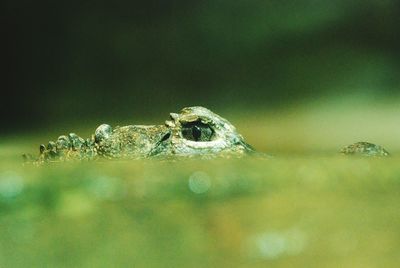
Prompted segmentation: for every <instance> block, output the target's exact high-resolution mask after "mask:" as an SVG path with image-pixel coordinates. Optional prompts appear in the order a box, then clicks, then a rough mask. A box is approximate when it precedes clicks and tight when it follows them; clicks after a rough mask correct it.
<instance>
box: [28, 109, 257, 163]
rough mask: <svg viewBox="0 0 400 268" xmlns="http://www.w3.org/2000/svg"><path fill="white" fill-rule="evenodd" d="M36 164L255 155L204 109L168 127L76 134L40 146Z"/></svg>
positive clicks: (173, 119)
mask: <svg viewBox="0 0 400 268" xmlns="http://www.w3.org/2000/svg"><path fill="white" fill-rule="evenodd" d="M39 151H40V154H39V157H38V158H37V159H34V158H33V157H31V156H30V155H24V158H25V159H26V160H28V161H31V160H32V161H34V162H36V163H43V162H51V161H68V160H93V159H104V158H106V159H140V158H149V157H157V156H159V157H169V156H194V155H199V156H206V157H209V156H215V155H224V156H230V155H242V154H244V153H247V152H253V148H252V147H251V146H250V145H248V144H247V143H246V142H245V141H244V139H243V137H242V136H241V135H240V134H239V133H238V132H237V131H236V129H235V127H234V126H233V125H232V124H231V123H229V122H228V121H227V120H226V119H224V118H222V117H220V116H219V115H217V114H214V113H213V112H211V111H210V110H208V109H206V108H204V107H187V108H184V109H182V111H181V112H180V113H178V114H176V113H171V114H170V120H167V121H166V122H165V124H164V125H154V126H142V125H129V126H123V127H116V128H115V129H112V127H111V126H109V125H107V124H103V125H100V126H99V127H98V128H97V129H96V131H95V133H94V134H93V135H92V136H91V137H90V138H88V139H83V138H81V137H79V136H77V135H76V134H74V133H70V134H69V135H68V136H60V137H59V138H58V139H57V141H55V142H53V141H50V142H49V143H48V145H47V146H45V145H40V149H39Z"/></svg>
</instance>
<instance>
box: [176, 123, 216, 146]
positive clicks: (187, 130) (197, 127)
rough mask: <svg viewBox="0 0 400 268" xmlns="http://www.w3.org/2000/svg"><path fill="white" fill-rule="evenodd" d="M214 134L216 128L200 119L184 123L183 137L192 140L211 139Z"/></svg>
mask: <svg viewBox="0 0 400 268" xmlns="http://www.w3.org/2000/svg"><path fill="white" fill-rule="evenodd" d="M213 135H214V130H213V129H212V128H211V127H210V126H209V125H208V124H204V123H202V122H200V121H195V122H189V123H185V124H182V136H183V138H185V139H187V140H191V141H210V140H212V138H213Z"/></svg>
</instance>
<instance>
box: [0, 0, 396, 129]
mask: <svg viewBox="0 0 400 268" xmlns="http://www.w3.org/2000/svg"><path fill="white" fill-rule="evenodd" d="M4 5H5V8H3V12H2V13H3V15H2V24H3V27H4V29H5V33H4V35H3V40H4V41H3V42H4V43H5V45H6V49H5V50H4V51H5V53H4V54H5V55H3V57H5V61H4V60H3V64H5V67H6V68H5V80H4V81H3V86H2V87H3V89H4V90H5V91H7V97H6V98H4V101H3V102H4V103H3V104H2V105H1V109H2V111H1V116H2V122H3V127H2V128H1V132H3V133H8V134H10V133H15V131H22V132H24V131H27V130H31V131H37V130H38V129H40V128H53V127H54V126H55V125H57V124H60V123H62V122H69V123H71V122H76V121H79V123H82V122H83V123H84V122H86V121H85V120H95V121H96V120H97V121H98V120H115V119H118V120H119V121H121V120H124V119H125V120H127V121H129V122H130V123H132V124H137V123H140V122H143V120H145V119H147V118H157V119H158V121H160V120H161V119H162V120H164V118H165V117H166V115H167V113H168V112H172V111H178V110H179V109H181V108H182V107H184V106H193V105H203V106H206V107H209V108H211V109H212V110H216V111H217V112H220V113H225V114H226V113H227V112H230V111H238V113H239V114H243V113H246V112H247V113H249V112H250V111H256V112H258V110H260V109H261V110H271V109H272V110H274V109H275V108H282V107H283V108H285V107H288V106H290V105H293V104H307V103H308V101H310V100H318V99H319V98H320V97H328V98H330V97H342V96H343V97H346V96H350V97H353V99H354V98H355V99H357V98H359V97H360V96H361V97H368V98H372V99H374V98H390V99H393V97H396V98H398V96H399V87H398V85H399V82H400V75H399V71H400V61H399V59H400V50H399V47H400V37H399V34H400V28H399V27H398V26H399V24H400V4H399V2H398V1H396V0H383V1H382V0H375V1H373V0H367V1H365V0H354V1H346V0H332V1H315V0H303V1H274V0H273V1H271V0H270V1H244V0H241V1H226V0H205V1H187V0H185V1H161V0H149V1H121V0H117V1H113V2H109V1H103V0H100V1H73V2H71V1H58V2H56V3H54V2H53V1H28V0H22V1H10V0H6V1H5V3H4V4H3V6H4ZM97 121H96V122H97ZM119 121H118V122H119ZM158 121H157V122H158Z"/></svg>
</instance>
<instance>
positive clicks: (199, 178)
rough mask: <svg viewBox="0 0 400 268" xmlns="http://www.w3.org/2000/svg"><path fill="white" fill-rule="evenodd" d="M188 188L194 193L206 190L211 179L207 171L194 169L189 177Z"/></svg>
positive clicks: (209, 185)
mask: <svg viewBox="0 0 400 268" xmlns="http://www.w3.org/2000/svg"><path fill="white" fill-rule="evenodd" d="M188 185H189V189H190V190H191V191H192V192H194V193H196V194H202V193H205V192H207V191H208V190H209V189H210V187H211V179H210V176H208V175H207V173H205V172H202V171H196V172H194V173H193V174H192V175H190V177H189V183H188Z"/></svg>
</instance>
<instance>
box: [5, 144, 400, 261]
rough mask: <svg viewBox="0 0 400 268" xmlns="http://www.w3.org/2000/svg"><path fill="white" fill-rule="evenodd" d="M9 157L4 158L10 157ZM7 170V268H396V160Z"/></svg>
mask: <svg viewBox="0 0 400 268" xmlns="http://www.w3.org/2000/svg"><path fill="white" fill-rule="evenodd" d="M3 151H4V150H3ZM3 160H4V161H2V162H1V164H0V211H1V213H0V226H1V228H0V267H267V266H268V267H396V265H397V264H398V263H399V261H400V255H399V254H398V250H399V249H400V231H399V226H400V205H399V204H400V202H399V201H400V195H399V190H400V166H399V165H398V162H399V159H398V158H390V159H349V158H344V157H340V156H336V155H330V156H314V157H312V156H309V157H294V156H293V157H282V158H280V157H275V158H271V159H261V158H244V159H230V160H221V159H215V160H185V161H175V162H160V161H117V162H91V163H67V164H65V163H64V164H53V165H48V166H41V167H34V166H22V165H21V163H20V162H19V160H17V159H14V158H12V157H10V158H8V159H4V158H3Z"/></svg>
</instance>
